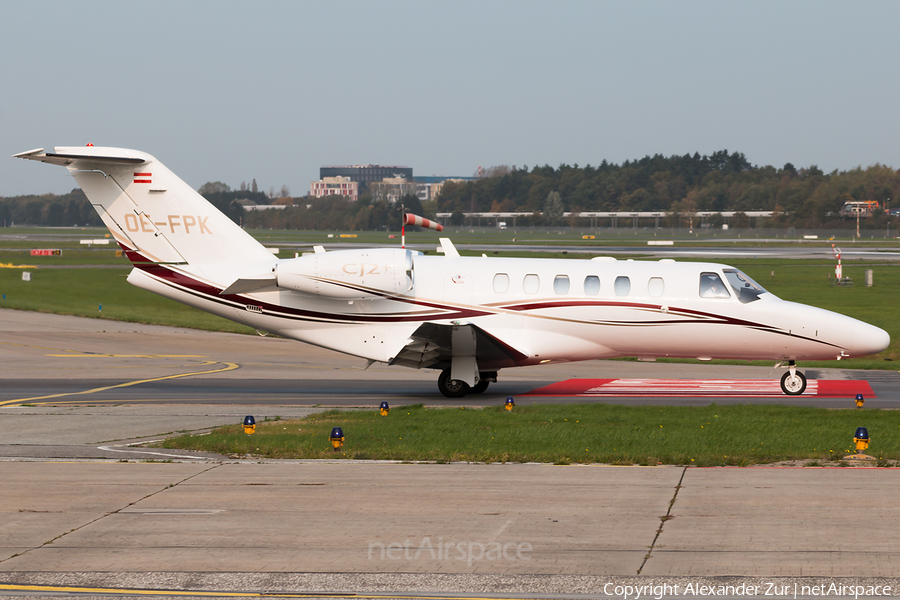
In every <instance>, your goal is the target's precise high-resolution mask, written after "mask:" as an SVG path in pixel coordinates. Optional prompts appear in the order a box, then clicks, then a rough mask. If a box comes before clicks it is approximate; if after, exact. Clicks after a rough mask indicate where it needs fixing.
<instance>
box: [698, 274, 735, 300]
mask: <svg viewBox="0 0 900 600" xmlns="http://www.w3.org/2000/svg"><path fill="white" fill-rule="evenodd" d="M700 297H701V298H730V297H731V294H729V293H728V288H726V287H725V283H724V282H723V281H722V278H721V277H719V275H718V273H700Z"/></svg>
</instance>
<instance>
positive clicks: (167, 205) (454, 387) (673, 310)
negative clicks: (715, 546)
mask: <svg viewBox="0 0 900 600" xmlns="http://www.w3.org/2000/svg"><path fill="white" fill-rule="evenodd" d="M15 156H16V157H18V158H25V159H29V160H37V161H42V162H47V163H51V164H55V165H62V166H65V167H66V168H67V169H68V170H69V172H70V173H71V174H72V176H73V177H74V178H75V180H76V181H77V182H78V185H80V186H81V188H82V189H83V190H84V192H85V194H87V197H88V198H89V200H90V202H91V204H92V205H93V206H94V208H95V209H96V210H97V212H98V213H99V214H100V217H101V218H102V219H103V222H104V224H105V225H106V226H107V227H108V228H109V231H110V232H111V233H112V235H113V237H115V239H116V241H117V242H118V243H119V245H120V246H121V247H122V249H123V250H124V251H125V254H126V255H127V256H128V258H129V259H130V260H131V262H132V263H133V265H134V269H133V270H132V271H131V274H130V275H129V276H128V281H129V282H130V283H132V284H133V285H136V286H138V287H140V288H143V289H146V290H150V291H152V292H155V293H157V294H160V295H162V296H165V297H167V298H172V299H173V300H178V301H179V302H183V303H185V304H189V305H190V306H194V307H196V308H199V309H201V310H205V311H208V312H211V313H214V314H217V315H219V316H222V317H225V318H226V319H231V320H233V321H237V322H239V323H244V324H246V325H249V326H250V327H254V328H256V329H257V330H259V331H269V332H272V333H276V334H278V335H281V336H284V337H287V338H292V339H295V340H300V341H302V342H306V343H308V344H314V345H316V346H321V347H323V348H330V349H332V350H336V351H338V352H343V353H345V354H350V355H353V356H358V357H361V358H364V359H366V360H367V361H368V363H369V365H371V364H373V363H376V362H382V363H387V364H390V365H402V366H405V367H412V368H415V369H423V368H428V369H437V370H439V371H440V376H439V377H438V388H439V389H440V391H441V393H443V394H444V395H445V396H448V397H451V398H454V397H461V396H464V395H465V394H467V393H481V392H484V391H485V389H487V387H488V385H489V383H491V382H494V381H496V380H497V372H498V371H499V370H500V369H505V368H509V367H518V366H524V365H536V364H541V363H550V362H567V361H580V360H591V359H599V358H613V357H619V356H635V357H638V358H642V359H654V358H657V357H680V358H697V359H700V360H709V359H714V358H720V359H746V360H772V361H776V362H778V363H781V364H783V363H785V362H786V363H787V365H788V370H787V371H786V372H785V374H784V376H783V377H782V379H781V387H782V390H783V391H784V392H785V393H786V394H792V395H796V394H801V393H803V391H804V390H805V389H806V377H805V376H804V375H803V374H802V373H801V372H800V371H798V370H797V369H796V361H800V360H830V359H841V358H847V357H855V356H862V355H866V354H873V353H877V352H880V351H882V350H884V349H885V348H887V347H888V344H889V343H890V337H889V336H888V334H887V332H885V331H884V330H882V329H879V328H878V327H874V326H872V325H868V324H866V323H863V322H861V321H857V320H856V319H852V318H850V317H846V316H844V315H840V314H837V313H833V312H829V311H827V310H822V309H819V308H814V307H811V306H806V305H803V304H797V303H794V302H787V301H784V300H781V299H779V298H777V297H776V296H774V295H773V294H771V293H769V292H767V291H766V290H765V289H763V288H762V286H760V285H759V284H758V283H756V282H754V281H753V280H752V279H750V278H749V277H747V276H746V275H745V274H743V273H742V272H741V271H739V270H738V269H735V268H732V267H729V266H726V265H721V264H713V263H693V262H691V263H677V262H675V261H672V260H659V261H632V260H625V261H619V260H615V259H613V258H607V257H597V258H594V259H592V260H573V259H568V260H565V259H563V260H559V259H528V258H498V257H490V258H489V257H486V256H482V257H462V256H460V255H459V253H458V252H457V251H456V248H455V247H454V246H453V244H452V243H451V242H450V240H448V239H441V245H442V246H443V250H444V255H443V256H425V255H423V254H421V253H419V252H414V251H410V250H405V249H402V248H373V249H368V250H338V251H332V252H325V251H324V249H322V248H321V247H316V248H315V252H314V253H310V254H307V255H304V256H301V257H299V258H290V259H278V258H276V257H274V256H273V255H272V254H271V253H270V252H269V251H268V250H267V249H266V248H264V247H263V246H262V245H261V244H260V243H259V242H257V241H256V240H255V239H253V238H252V237H251V236H250V235H249V234H248V233H246V232H245V231H244V230H243V229H241V228H240V227H239V226H238V225H236V224H235V223H234V222H232V221H231V220H230V219H229V218H228V217H226V216H225V215H223V214H222V213H220V212H219V211H218V210H216V208H215V207H213V206H212V205H211V204H210V203H209V202H207V201H206V200H205V199H204V198H203V197H202V196H200V195H199V194H198V193H197V192H196V191H194V190H193V189H192V188H191V187H190V186H188V185H187V184H186V183H184V182H183V181H182V180H181V179H179V178H178V177H177V176H175V175H174V174H173V173H172V172H171V171H169V170H168V169H167V168H166V167H164V166H163V165H162V163H160V162H159V161H157V160H156V159H155V158H154V157H152V156H150V155H149V154H145V153H143V152H138V151H135V150H124V149H120V148H101V147H93V146H88V147H57V148H55V149H54V151H53V152H44V150H43V149H38V150H31V151H29V152H23V153H21V154H16V155H15Z"/></svg>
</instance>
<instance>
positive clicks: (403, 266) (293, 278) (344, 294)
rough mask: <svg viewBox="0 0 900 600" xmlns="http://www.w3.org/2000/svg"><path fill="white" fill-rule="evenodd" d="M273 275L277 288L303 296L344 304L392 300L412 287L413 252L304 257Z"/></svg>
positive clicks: (283, 264) (344, 252) (348, 252)
mask: <svg viewBox="0 0 900 600" xmlns="http://www.w3.org/2000/svg"><path fill="white" fill-rule="evenodd" d="M416 254H418V253H416ZM275 274H276V282H277V285H278V287H281V288H287V289H291V290H295V291H297V292H302V293H304V294H310V295H315V296H324V297H327V298H343V299H347V300H353V299H363V298H377V297H381V296H385V295H388V296H393V295H397V294H404V293H406V292H408V291H409V290H411V289H412V287H413V252H411V251H409V250H404V249H401V248H375V249H371V250H338V251H336V252H320V253H316V254H307V255H306V256H301V257H299V258H295V259H291V260H286V261H283V262H280V263H279V264H278V267H277V268H276V271H275Z"/></svg>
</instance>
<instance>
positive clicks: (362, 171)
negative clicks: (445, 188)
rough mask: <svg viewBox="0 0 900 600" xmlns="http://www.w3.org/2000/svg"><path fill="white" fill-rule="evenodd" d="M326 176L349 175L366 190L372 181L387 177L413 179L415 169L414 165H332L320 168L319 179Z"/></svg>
mask: <svg viewBox="0 0 900 600" xmlns="http://www.w3.org/2000/svg"><path fill="white" fill-rule="evenodd" d="M326 177H347V178H349V179H350V181H355V182H356V183H358V184H359V191H361V192H364V191H366V190H367V189H368V187H369V184H370V183H374V182H378V181H384V179H385V178H386V177H387V178H396V177H402V178H403V179H407V180H410V181H412V179H413V170H412V167H398V166H388V165H345V166H337V165H332V166H327V167H321V168H319V179H322V180H324V179H325V178H326Z"/></svg>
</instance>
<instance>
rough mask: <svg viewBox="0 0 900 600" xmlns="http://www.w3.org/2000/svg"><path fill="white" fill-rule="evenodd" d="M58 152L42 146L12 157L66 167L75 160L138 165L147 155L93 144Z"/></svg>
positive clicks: (145, 159)
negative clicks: (46, 149)
mask: <svg viewBox="0 0 900 600" xmlns="http://www.w3.org/2000/svg"><path fill="white" fill-rule="evenodd" d="M58 150H61V151H58V152H44V149H43V148H37V149H35V150H29V151H28V152H20V153H18V154H13V158H25V159H28V160H37V161H40V162H45V163H50V164H51V165H61V166H64V167H67V166H69V165H72V164H75V163H77V162H85V163H87V162H90V163H95V164H114V165H140V164H143V163H146V162H148V159H149V157H147V156H144V155H143V153H142V152H136V151H133V150H123V149H122V148H99V147H94V146H85V147H83V148H82V147H65V148H59V149H58Z"/></svg>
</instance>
